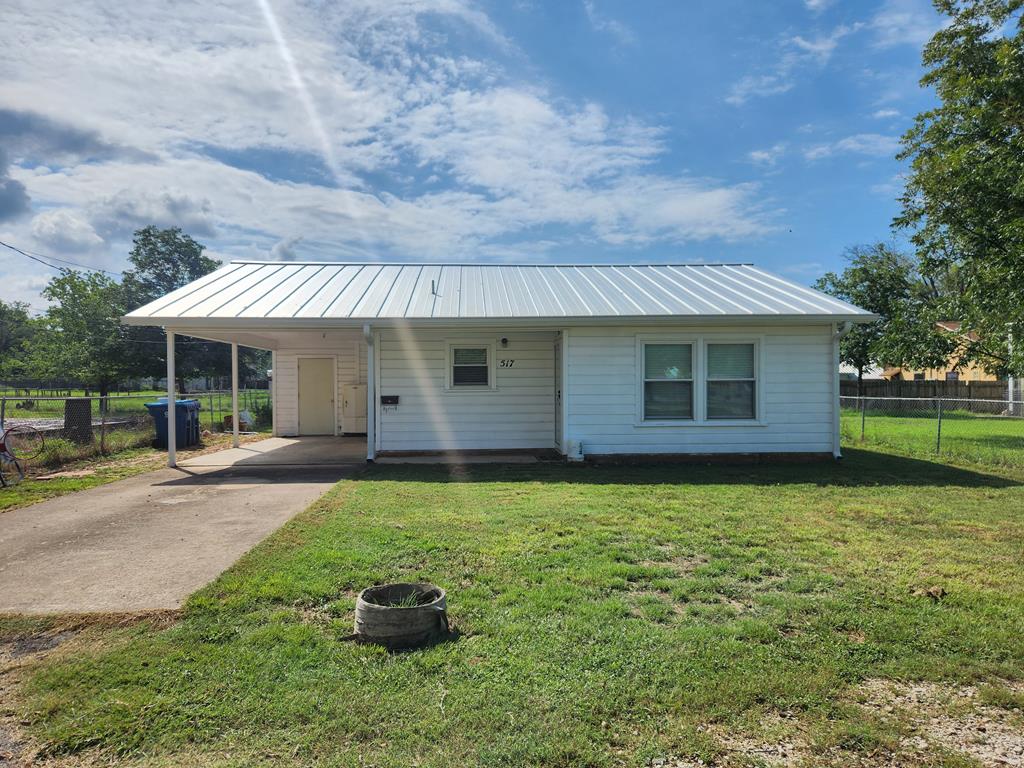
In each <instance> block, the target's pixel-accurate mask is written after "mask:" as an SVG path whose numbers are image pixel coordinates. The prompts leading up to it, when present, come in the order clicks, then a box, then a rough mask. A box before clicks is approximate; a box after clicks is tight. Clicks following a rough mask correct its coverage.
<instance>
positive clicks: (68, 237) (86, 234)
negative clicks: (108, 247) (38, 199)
mask: <svg viewBox="0 0 1024 768" xmlns="http://www.w3.org/2000/svg"><path fill="white" fill-rule="evenodd" d="M31 230H32V237H33V238H35V240H36V241H37V242H39V243H41V244H42V246H43V247H44V248H52V249H56V250H60V251H66V252H71V253H83V252H88V251H91V250H94V249H96V248H99V247H100V246H102V245H103V238H102V237H100V236H99V235H97V234H96V230H94V229H93V228H92V225H91V224H90V223H89V222H88V221H86V220H85V219H83V218H82V217H81V216H79V215H78V214H76V213H74V212H72V211H70V210H68V209H66V208H58V209H56V210H52V211H45V212H44V213H40V214H39V215H38V216H36V217H35V218H33V219H32V224H31Z"/></svg>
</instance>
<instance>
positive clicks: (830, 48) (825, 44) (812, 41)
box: [790, 23, 864, 66]
mask: <svg viewBox="0 0 1024 768" xmlns="http://www.w3.org/2000/svg"><path fill="white" fill-rule="evenodd" d="M863 26H864V25H863V24H859V23H858V24H852V25H849V26H848V25H846V24H841V25H840V26H838V27H836V28H835V29H834V30H832V32H831V33H829V34H827V35H819V36H817V37H814V38H806V37H803V36H801V35H795V36H794V37H792V38H790V42H791V43H792V45H794V46H795V47H796V48H797V49H798V50H800V51H803V52H804V53H806V54H808V55H809V56H811V57H812V58H814V59H815V60H816V61H817V62H818V64H820V65H822V66H824V65H825V64H827V63H828V62H829V59H831V58H832V54H833V53H835V50H836V47H837V46H838V45H839V41H840V40H842V39H843V38H844V37H846V36H847V35H850V34H853V33H854V32H857V31H859V30H860V29H861V27H863Z"/></svg>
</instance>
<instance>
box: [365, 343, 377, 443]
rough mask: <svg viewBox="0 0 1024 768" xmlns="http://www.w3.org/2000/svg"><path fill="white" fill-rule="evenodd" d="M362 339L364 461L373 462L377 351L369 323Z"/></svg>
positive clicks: (375, 440) (375, 427)
mask: <svg viewBox="0 0 1024 768" xmlns="http://www.w3.org/2000/svg"><path fill="white" fill-rule="evenodd" d="M363 337H364V338H365V339H366V460H367V461H373V460H374V459H375V458H376V457H377V451H376V448H375V446H376V442H377V424H376V416H377V408H376V403H377V395H376V390H377V375H376V373H377V371H376V368H377V350H376V349H375V348H374V345H373V328H372V327H371V326H370V324H369V323H366V324H365V325H364V326H363Z"/></svg>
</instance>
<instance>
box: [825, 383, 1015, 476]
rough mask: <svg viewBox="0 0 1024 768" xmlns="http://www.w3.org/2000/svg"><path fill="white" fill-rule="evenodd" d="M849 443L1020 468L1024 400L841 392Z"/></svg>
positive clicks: (846, 437)
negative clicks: (859, 394) (894, 395)
mask: <svg viewBox="0 0 1024 768" xmlns="http://www.w3.org/2000/svg"><path fill="white" fill-rule="evenodd" d="M840 403H841V407H842V415H841V428H842V438H843V442H844V443H845V444H847V445H857V444H859V443H866V444H870V445H879V446H884V447H887V448H893V449H895V450H898V451H902V452H905V453H911V454H916V455H923V456H944V457H949V458H953V459H961V460H964V461H972V462H978V463H982V464H993V465H1001V466H1015V467H1024V401H1007V400H977V399H955V398H938V397H937V398H908V397H841V398H840Z"/></svg>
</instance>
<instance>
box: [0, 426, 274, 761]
mask: <svg viewBox="0 0 1024 768" xmlns="http://www.w3.org/2000/svg"><path fill="white" fill-rule="evenodd" d="M266 437H269V434H259V435H243V436H242V437H241V440H242V442H250V441H252V440H262V439H264V438H266ZM108 439H109V437H108ZM64 442H68V441H64V440H59V441H57V440H55V441H47V443H46V444H47V446H48V450H50V451H51V453H50V454H48V456H50V458H51V460H50V461H45V459H43V458H41V459H40V460H37V461H36V462H34V463H33V464H30V465H29V467H28V474H27V475H26V477H25V479H24V480H22V481H21V482H20V483H18V484H17V485H14V486H10V487H7V488H0V513H3V512H6V511H8V510H11V509H16V508H18V507H24V506H27V505H29V504H34V503H35V502H37V501H45V500H46V499H52V498H55V497H57V496H64V495H65V494H68V493H74V492H75V491H84V490H86V489H87V488H94V487H96V486H97V485H104V484H106V483H112V482H114V481H115V480H122V479H124V478H126V477H132V476H134V475H139V474H142V473H143V472H149V471H151V470H154V469H159V468H160V467H162V466H164V465H165V463H166V461H167V452H166V451H164V450H158V449H156V448H152V447H150V446H149V445H146V446H145V447H138V446H134V445H133V442H134V441H132V440H131V439H130V433H128V432H127V431H126V432H125V442H124V445H126V446H128V447H125V448H123V449H121V450H117V451H116V452H113V453H111V454H110V455H108V456H93V457H89V458H80V459H77V460H76V459H75V458H73V456H70V455H69V456H68V457H66V460H65V461H57V459H56V457H58V456H59V450H60V447H59V444H60V443H64ZM55 445H56V447H54V446H55ZM112 445H113V446H118V445H121V443H118V442H115V443H112ZM230 447H231V435H230V434H210V435H205V436H204V437H203V439H202V443H201V444H200V445H198V446H196V447H194V448H179V449H178V456H179V457H180V458H181V460H182V461H184V460H185V459H186V458H188V457H189V456H198V455H200V454H203V453H211V452H213V451H222V450H224V449H226V448H230ZM55 462H56V465H58V466H59V470H54V468H53V467H54V466H55ZM41 477H42V478H47V479H40V478H41ZM0 766H2V763H0Z"/></svg>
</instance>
